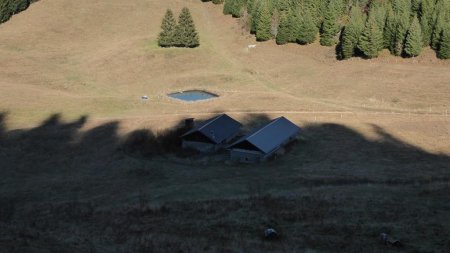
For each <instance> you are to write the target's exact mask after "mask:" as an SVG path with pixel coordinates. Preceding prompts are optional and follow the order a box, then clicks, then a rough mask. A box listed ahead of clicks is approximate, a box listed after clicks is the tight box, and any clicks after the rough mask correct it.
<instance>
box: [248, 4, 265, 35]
mask: <svg viewBox="0 0 450 253" xmlns="http://www.w3.org/2000/svg"><path fill="white" fill-rule="evenodd" d="M261 3H262V2H261V1H256V0H255V1H254V2H253V5H252V11H251V13H250V16H251V20H250V24H251V25H250V33H252V34H256V28H257V26H258V20H259V16H258V15H259V14H260V13H261V11H260V9H261V6H262V4H261Z"/></svg>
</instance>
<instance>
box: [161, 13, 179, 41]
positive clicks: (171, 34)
mask: <svg viewBox="0 0 450 253" xmlns="http://www.w3.org/2000/svg"><path fill="white" fill-rule="evenodd" d="M176 26H177V24H176V21H175V18H174V16H173V12H172V10H170V9H167V11H166V15H165V16H164V19H163V21H162V24H161V29H162V31H161V33H160V34H159V37H158V44H159V46H160V47H171V46H174V45H175V41H174V39H175V28H176Z"/></svg>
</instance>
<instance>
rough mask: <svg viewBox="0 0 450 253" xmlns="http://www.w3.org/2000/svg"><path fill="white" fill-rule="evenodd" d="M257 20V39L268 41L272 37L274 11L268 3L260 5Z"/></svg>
mask: <svg viewBox="0 0 450 253" xmlns="http://www.w3.org/2000/svg"><path fill="white" fill-rule="evenodd" d="M257 12H258V13H257V17H256V18H257V20H256V40H258V41H266V40H270V38H271V37H272V34H271V27H272V13H271V11H270V8H269V5H268V3H263V4H262V5H260V6H259V8H258V11H257Z"/></svg>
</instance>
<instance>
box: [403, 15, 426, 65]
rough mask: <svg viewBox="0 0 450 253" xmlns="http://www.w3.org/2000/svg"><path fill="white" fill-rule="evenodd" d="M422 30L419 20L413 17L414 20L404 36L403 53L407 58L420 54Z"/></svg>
mask: <svg viewBox="0 0 450 253" xmlns="http://www.w3.org/2000/svg"><path fill="white" fill-rule="evenodd" d="M422 42H423V40H422V30H421V28H420V23H419V19H418V18H417V16H414V19H413V21H412V23H411V27H410V28H409V31H408V35H407V36H406V43H405V53H406V55H408V56H413V57H414V56H418V55H419V54H420V52H422Z"/></svg>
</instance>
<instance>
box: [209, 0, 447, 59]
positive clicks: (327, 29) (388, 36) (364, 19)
mask: <svg viewBox="0 0 450 253" xmlns="http://www.w3.org/2000/svg"><path fill="white" fill-rule="evenodd" d="M202 1H204V2H207V1H208V0H202ZM213 2H214V3H216V4H220V3H222V2H223V4H224V5H223V12H224V14H226V15H232V16H233V17H237V18H244V19H245V20H246V21H247V26H248V30H249V31H250V32H251V33H253V34H255V36H256V39H257V40H258V41H267V40H271V39H275V40H276V42H277V44H280V45H281V44H286V43H298V44H310V43H313V42H314V41H316V40H317V39H319V41H320V44H321V45H323V46H337V52H338V58H340V59H348V58H351V57H353V56H363V57H366V58H375V57H377V56H378V54H379V52H380V51H381V50H382V49H388V50H389V51H390V52H391V54H393V55H397V56H403V57H415V56H418V55H420V53H421V52H422V49H423V48H424V47H428V46H430V47H431V48H433V49H434V50H435V51H436V53H437V55H438V57H439V58H442V59H450V1H449V0H359V1H358V0H216V1H213Z"/></svg>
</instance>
